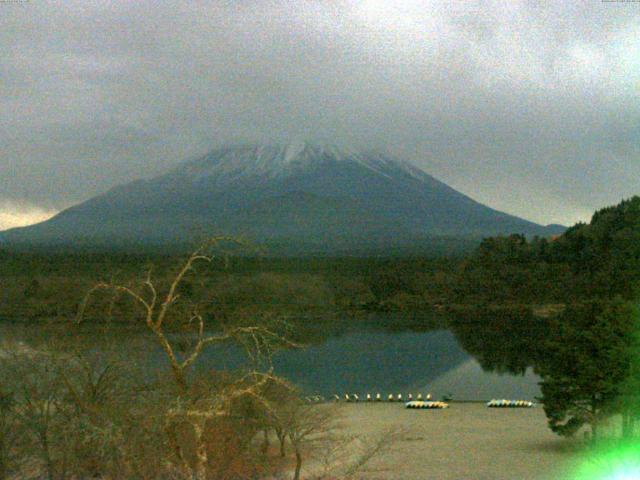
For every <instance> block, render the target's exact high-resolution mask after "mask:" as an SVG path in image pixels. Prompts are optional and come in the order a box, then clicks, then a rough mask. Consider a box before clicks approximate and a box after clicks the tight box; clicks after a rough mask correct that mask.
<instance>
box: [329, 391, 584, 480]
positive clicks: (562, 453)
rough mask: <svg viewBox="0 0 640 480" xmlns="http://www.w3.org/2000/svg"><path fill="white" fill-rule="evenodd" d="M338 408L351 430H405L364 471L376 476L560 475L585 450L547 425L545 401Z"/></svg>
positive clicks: (551, 478) (535, 478) (552, 479)
mask: <svg viewBox="0 0 640 480" xmlns="http://www.w3.org/2000/svg"><path fill="white" fill-rule="evenodd" d="M338 408H339V411H340V412H341V414H342V422H341V423H343V425H344V428H345V433H348V434H352V435H376V434H380V433H381V432H384V431H385V430H387V429H389V428H401V429H404V430H406V431H405V433H403V434H402V435H401V440H400V441H399V442H398V443H397V444H396V446H395V447H394V448H393V449H392V451H390V452H389V453H387V454H386V455H385V456H384V458H381V459H380V460H378V461H377V462H374V464H373V467H374V468H372V469H371V470H370V471H368V472H365V474H364V475H363V476H362V477H361V478H366V479H371V480H373V479H395V478H402V479H436V480H449V479H450V480H461V479H483V480H484V479H486V480H500V479H504V480H507V479H508V480H516V479H520V480H525V479H532V480H547V479H548V480H556V479H557V480H562V479H564V478H567V475H568V472H569V471H570V469H571V464H572V463H574V462H575V460H576V459H577V457H578V455H579V454H578V453H577V447H578V445H577V442H574V441H570V440H564V439H561V438H559V437H558V436H556V435H555V434H553V433H552V432H551V431H550V430H549V429H548V427H547V425H546V419H545V415H544V412H543V411H542V408H540V407H537V408H531V409H491V408H486V407H485V405H484V404H469V403H462V404H455V403H454V404H452V405H451V407H450V408H449V409H446V410H408V409H405V408H404V405H403V404H401V403H373V404H363V403H360V404H340V406H339V407H338ZM375 467H383V468H384V469H385V471H375V470H376V468H375Z"/></svg>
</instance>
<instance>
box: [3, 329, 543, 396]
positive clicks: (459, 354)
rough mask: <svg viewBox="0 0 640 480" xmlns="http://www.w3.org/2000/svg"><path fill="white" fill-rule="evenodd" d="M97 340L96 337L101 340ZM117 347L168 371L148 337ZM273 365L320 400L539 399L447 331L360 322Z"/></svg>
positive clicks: (211, 359)
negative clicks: (485, 367) (350, 396)
mask: <svg viewBox="0 0 640 480" xmlns="http://www.w3.org/2000/svg"><path fill="white" fill-rule="evenodd" d="M101 335H102V337H101V338H100V340H105V336H104V334H101ZM106 335H107V336H108V334H106ZM93 338H95V339H98V338H99V337H98V336H97V335H96V336H94V337H93ZM17 341H20V342H24V343H25V344H27V345H28V344H30V343H32V342H33V341H34V340H33V338H32V335H31V332H30V330H29V328H28V327H24V326H20V325H16V324H9V323H0V344H1V343H2V342H4V343H5V345H6V344H8V342H17ZM99 343H100V342H98V341H97V340H96V344H99ZM117 345H118V349H119V350H121V351H122V352H123V353H125V354H129V353H130V354H131V355H132V356H133V355H134V354H138V356H137V357H136V361H137V362H141V363H142V365H141V366H143V368H145V369H148V370H153V369H157V368H164V367H165V366H166V363H165V359H164V358H163V356H162V353H161V352H160V351H159V349H158V348H157V346H156V345H155V344H154V343H153V340H152V339H151V338H149V337H148V336H147V335H146V334H140V333H139V334H131V335H120V336H119V337H118V341H117ZM5 348H6V347H5ZM97 348H101V347H97ZM242 362H243V357H242V355H241V354H240V352H239V351H238V349H236V348H234V347H232V346H225V347H215V348H210V349H209V350H206V351H205V353H204V354H203V355H202V357H201V358H200V360H199V363H198V368H200V369H204V370H208V369H216V370H223V369H228V368H236V367H238V366H241V364H242ZM273 362H274V368H275V370H276V373H278V374H280V375H282V376H284V377H286V378H288V379H290V380H291V381H293V382H294V383H295V384H297V385H299V386H300V387H301V388H302V389H303V390H304V391H305V392H308V393H309V394H320V395H324V396H331V395H333V394H334V393H337V394H340V395H341V396H342V395H344V394H345V393H358V394H359V395H361V396H364V395H365V394H366V393H371V394H375V393H381V394H382V395H383V396H384V397H386V395H387V394H389V393H394V394H398V393H403V394H404V396H406V395H407V394H408V393H412V394H413V395H414V396H415V395H417V394H418V393H422V394H423V395H425V394H426V393H431V394H432V395H433V396H434V398H440V397H441V396H443V395H445V394H450V395H452V396H453V398H456V399H465V400H487V399H490V398H526V399H533V398H534V397H535V396H537V395H539V389H538V386H537V381H538V379H537V377H535V376H534V375H533V374H532V373H530V372H527V374H526V375H525V376H513V375H498V374H494V373H488V372H484V371H482V369H481V368H480V367H479V365H478V364H477V362H475V360H474V359H473V358H472V357H471V356H470V355H469V354H468V353H467V352H465V351H464V349H463V348H462V347H461V345H460V344H459V342H458V341H457V340H456V338H455V336H454V335H453V334H452V333H451V332H450V331H448V330H446V329H441V330H431V331H426V332H425V331H409V330H405V331H388V330H384V329H381V328H380V327H379V326H376V325H370V324H367V323H362V324H359V325H357V326H356V327H355V328H350V329H349V330H348V331H343V332H340V333H328V334H327V335H325V336H323V338H322V339H321V340H320V341H317V343H314V344H312V345H309V346H307V347H305V348H304V349H300V350H287V351H281V352H279V353H277V354H276V355H275V357H274V359H273Z"/></svg>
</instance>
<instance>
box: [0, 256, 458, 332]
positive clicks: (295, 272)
mask: <svg viewBox="0 0 640 480" xmlns="http://www.w3.org/2000/svg"><path fill="white" fill-rule="evenodd" d="M178 262H179V256H173V255H171V256H169V255H167V256H160V255H132V254H124V253H118V254H115V253H111V254H106V253H104V254H97V253H93V254H75V255H74V254H62V253H61V254H44V253H16V252H8V251H4V252H0V284H1V285H2V289H1V292H2V293H0V295H1V297H0V318H4V319H15V320H45V319H69V318H73V317H74V315H75V314H76V311H77V307H78V304H79V302H80V301H81V300H82V296H83V294H84V292H86V290H87V289H88V288H90V287H91V286H92V285H93V284H95V283H96V282H98V281H101V280H111V279H117V280H119V281H123V282H127V281H131V280H133V279H136V278H139V277H140V276H141V275H144V273H145V272H146V270H147V269H149V268H150V267H151V266H153V270H154V274H155V275H156V277H157V278H159V279H160V280H161V281H162V279H165V280H166V278H169V277H170V276H171V274H172V272H173V269H174V268H175V265H176V264H177V263H178ZM459 262H460V260H459V259H456V258H424V257H412V258H350V257H346V258H326V257H319V258H266V257H260V256H230V257H226V258H224V257H220V258H219V259H218V260H217V261H215V262H213V263H211V264H208V265H206V266H202V267H200V269H199V272H198V273H199V275H198V277H197V278H198V280H197V281H188V282H185V284H184V285H183V286H182V294H183V295H185V296H187V297H190V298H198V299H199V301H202V302H215V304H216V310H220V308H221V307H224V309H226V310H228V311H231V310H234V309H244V310H247V309H253V310H270V311H272V310H274V309H276V310H278V311H279V312H280V313H284V314H292V315H296V314H312V313H323V314H328V313H335V312H349V313H356V312H358V311H360V312H361V311H370V310H403V309H404V310H412V309H430V308H432V306H433V305H439V304H443V303H445V302H447V301H449V300H450V297H451V294H452V293H453V291H454V288H453V285H454V282H455V272H456V269H457V268H458V265H459Z"/></svg>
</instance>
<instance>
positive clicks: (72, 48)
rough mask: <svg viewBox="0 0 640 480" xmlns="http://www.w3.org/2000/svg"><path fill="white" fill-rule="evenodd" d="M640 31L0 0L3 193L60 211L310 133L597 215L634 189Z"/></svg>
mask: <svg viewBox="0 0 640 480" xmlns="http://www.w3.org/2000/svg"><path fill="white" fill-rule="evenodd" d="M638 20H640V8H638V5H637V4H634V3H606V2H599V1H595V2H557V3H556V4H555V5H550V4H549V3H548V2H526V3H525V2H523V3H520V2H513V1H507V2H497V1H496V2H491V1H490V2H446V1H443V2H423V1H418V0H404V1H398V2H395V1H387V0H363V1H358V2H356V1H346V0H344V1H331V2H329V1H326V2H323V1H304V0H298V1H293V0H291V1H277V2H276V1H249V0H246V1H226V2H225V1H219V2H204V1H203V2H195V1H194V2H155V1H154V2H151V1H140V2H121V3H115V4H114V3H112V2H107V1H94V2H88V1H86V0H83V1H78V2H73V1H69V2H60V3H58V4H54V3H48V2H40V1H36V0H33V1H29V2H6V3H0V44H1V45H3V49H2V51H0V92H1V93H0V113H1V114H0V145H1V147H0V201H4V202H5V203H4V205H11V208H13V209H16V208H19V206H20V205H31V206H32V207H33V206H36V207H39V208H40V209H44V210H45V211H47V210H49V209H50V208H62V207H65V206H68V205H70V204H72V203H75V202H78V201H81V200H84V199H86V198H88V197H90V196H92V195H95V194H96V193H99V192H102V191H104V190H106V189H108V188H109V187H111V186H113V185H115V184H118V183H122V182H126V181H129V180H131V179H132V178H135V177H140V176H149V175H153V174H156V173H158V172H161V171H163V170H164V169H166V168H169V167H170V166H172V165H175V164H176V163H177V162H179V161H180V160H182V159H184V158H186V157H190V156H192V155H195V154H198V153H202V152H204V151H206V150H207V149H208V148H210V147H212V146H213V145H216V144H220V143H225V142H228V141H238V140H243V141H288V140H291V139H300V138H308V139H320V140H323V141H331V142H335V143H338V144H348V145H353V146H366V147H372V146H373V147H376V148H380V149H386V150H388V151H389V152H391V153H393V154H396V155H399V156H402V157H404V158H406V159H409V160H411V161H413V162H414V163H416V164H418V165H419V166H421V167H423V168H425V169H426V170H427V171H428V172H430V173H432V174H433V175H435V176H436V177H438V178H440V179H442V180H444V181H446V182H447V183H449V184H451V185H452V186H454V187H456V188H458V189H460V190H462V191H464V192H465V193H467V194H469V195H471V196H472V197H475V198H477V199H478V200H480V201H483V202H485V203H488V204H490V205H492V206H494V207H497V208H500V209H503V210H506V211H508V212H510V213H515V214H518V215H521V216H524V217H527V218H530V219H533V220H536V221H539V222H542V223H549V222H565V223H570V222H572V221H575V220H578V219H586V218H587V216H588V214H589V212H591V211H592V210H593V209H595V208H597V207H600V206H602V205H605V204H610V203H614V202H617V201H618V200H619V199H620V198H622V197H625V196H630V195H632V194H634V193H638V182H637V179H638V178H640V155H639V154H640V151H639V150H640V147H639V145H640V101H639V98H638V97H639V96H640V22H639V21H638ZM32 207H30V208H31V210H28V209H27V210H28V211H33V208H32ZM27 210H25V211H27Z"/></svg>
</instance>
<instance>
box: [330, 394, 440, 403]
mask: <svg viewBox="0 0 640 480" xmlns="http://www.w3.org/2000/svg"><path fill="white" fill-rule="evenodd" d="M333 399H334V400H335V401H336V402H340V401H345V402H359V401H361V399H360V397H359V396H358V394H356V393H345V394H344V397H342V398H341V397H340V396H339V395H334V396H333ZM382 400H383V397H382V395H380V394H379V393H376V394H375V396H373V395H371V394H370V393H367V395H366V396H365V397H364V398H363V399H362V401H365V402H382ZM385 400H386V401H387V402H412V401H414V400H417V401H422V400H426V401H430V400H431V394H427V396H426V397H424V399H423V397H422V394H421V393H419V394H418V395H417V396H416V398H415V399H414V398H413V395H412V394H411V393H410V394H409V395H407V396H406V397H403V396H402V394H401V393H399V394H398V395H394V394H393V393H390V394H389V395H387V397H386V399H385Z"/></svg>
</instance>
